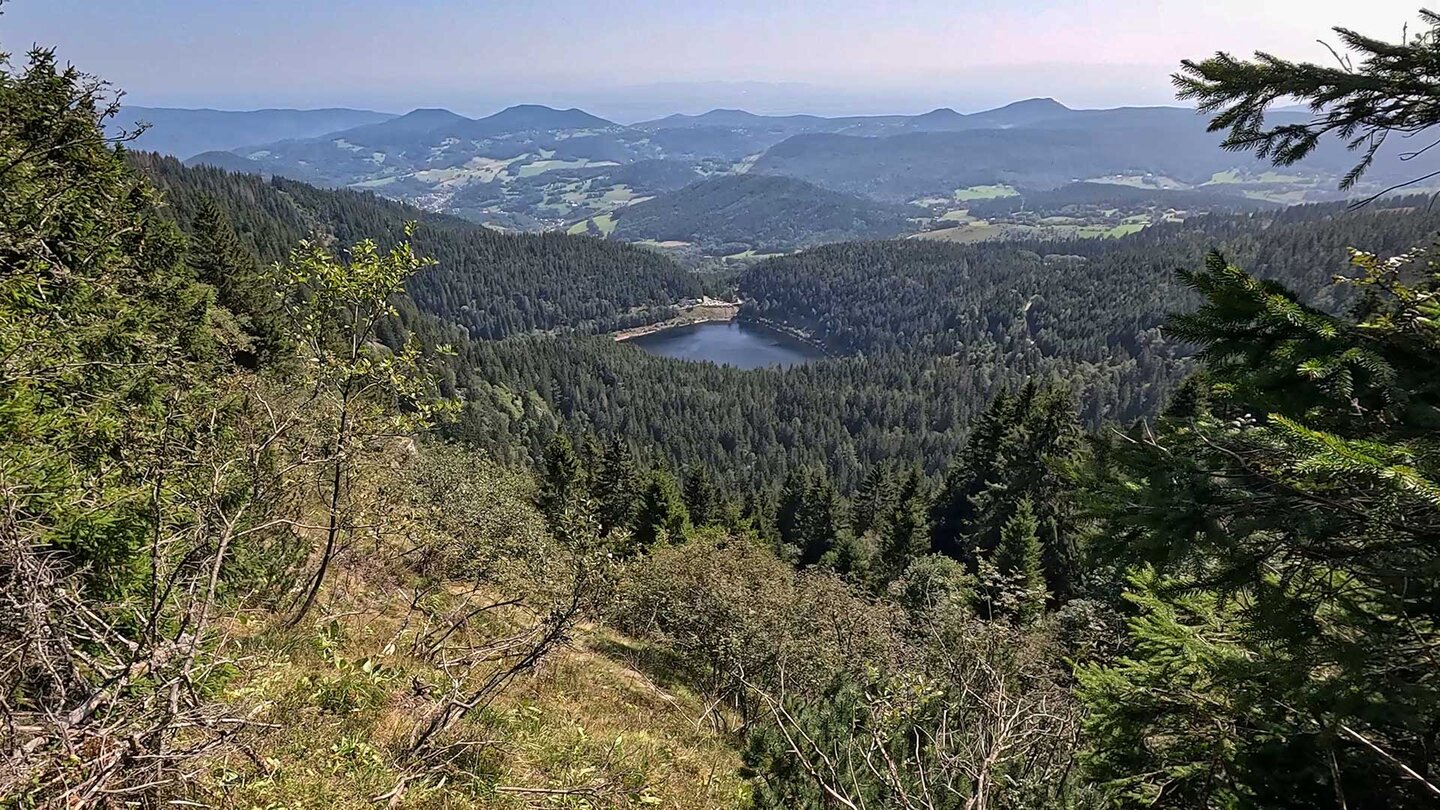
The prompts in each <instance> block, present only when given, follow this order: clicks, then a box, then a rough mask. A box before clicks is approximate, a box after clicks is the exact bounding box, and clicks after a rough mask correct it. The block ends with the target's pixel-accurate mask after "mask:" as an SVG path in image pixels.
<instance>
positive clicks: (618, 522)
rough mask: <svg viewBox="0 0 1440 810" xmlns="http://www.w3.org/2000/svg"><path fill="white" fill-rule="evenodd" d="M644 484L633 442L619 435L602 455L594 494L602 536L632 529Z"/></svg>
mask: <svg viewBox="0 0 1440 810" xmlns="http://www.w3.org/2000/svg"><path fill="white" fill-rule="evenodd" d="M644 486H645V481H644V478H643V477H642V476H641V475H640V471H639V468H638V467H637V466H636V463H635V454H634V453H633V452H631V450H630V444H629V443H628V442H626V441H625V439H623V438H621V437H619V436H616V437H614V438H612V439H611V440H610V441H609V442H608V443H607V444H606V445H605V451H604V453H603V455H602V456H601V458H600V470H599V472H598V473H597V474H596V476H595V484H594V490H595V491H594V493H593V495H594V499H595V506H596V517H597V519H598V521H599V532H600V535H601V536H602V537H603V536H608V535H609V534H611V533H612V532H615V531H620V530H625V531H628V530H629V529H630V527H631V526H632V525H633V524H634V522H635V515H636V513H637V512H638V511H639V509H640V498H641V495H642V494H643V489H644Z"/></svg>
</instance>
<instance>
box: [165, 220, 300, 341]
mask: <svg viewBox="0 0 1440 810" xmlns="http://www.w3.org/2000/svg"><path fill="white" fill-rule="evenodd" d="M193 230H194V236H193V237H192V238H191V240H190V249H189V256H188V259H189V263H190V266H191V267H192V268H193V269H194V271H195V276H196V278H197V279H198V280H200V281H202V282H204V283H206V284H209V285H210V286H211V287H214V288H215V292H216V303H218V304H219V305H220V306H221V307H223V308H224V309H225V310H226V311H227V312H229V313H230V314H232V315H233V316H234V318H235V323H236V328H237V331H238V332H239V335H238V336H237V337H238V338H239V339H237V340H235V341H233V343H234V344H235V345H234V354H235V358H236V361H237V362H239V363H240V364H241V365H244V366H247V367H250V368H254V367H256V366H257V365H258V364H260V363H262V362H266V361H273V360H275V359H276V358H277V355H278V354H279V353H280V352H282V351H283V349H284V337H283V335H284V326H283V324H282V322H281V315H280V306H279V298H278V295H277V290H278V286H277V284H276V280H275V278H274V277H273V276H272V275H271V274H269V273H266V272H263V271H262V270H261V269H260V265H259V262H257V261H256V260H255V257H254V256H253V255H252V254H251V253H250V251H249V250H248V249H247V248H246V247H245V246H244V245H243V244H242V243H241V242H240V239H239V238H238V237H237V236H236V235H235V230H234V228H232V227H231V225H230V220H229V218H228V217H226V216H225V213H224V212H223V211H221V210H220V207H219V206H218V205H216V204H215V201H214V200H213V199H211V198H210V197H205V198H203V199H202V200H201V201H200V209H199V212H198V213H197V214H196V215H195V221H194V228H193Z"/></svg>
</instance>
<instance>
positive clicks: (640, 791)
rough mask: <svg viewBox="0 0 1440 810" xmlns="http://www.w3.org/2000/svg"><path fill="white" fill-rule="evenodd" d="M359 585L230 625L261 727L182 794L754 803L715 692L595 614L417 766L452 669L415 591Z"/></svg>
mask: <svg viewBox="0 0 1440 810" xmlns="http://www.w3.org/2000/svg"><path fill="white" fill-rule="evenodd" d="M348 584H349V585H350V587H348V588H345V591H346V593H345V594H344V596H343V597H342V598H343V601H344V602H345V603H346V604H347V607H348V608H349V609H348V610H339V611H338V612H336V608H335V606H334V605H333V604H332V616H331V617H325V618H321V619H317V621H316V622H314V623H313V624H307V625H304V626H302V627H301V628H298V629H297V630H295V631H281V630H278V629H276V628H275V627H274V626H273V625H263V626H262V625H259V624H256V625H255V626H245V624H244V623H243V622H240V623H237V625H236V626H235V627H234V628H232V637H234V638H237V639H239V640H238V641H237V642H235V643H236V644H237V646H238V647H239V654H240V655H241V656H242V657H243V660H244V661H245V662H246V664H245V666H244V667H243V668H242V670H241V672H240V673H239V674H238V675H237V676H236V677H235V678H234V679H233V680H232V681H231V682H229V683H228V684H226V685H225V687H224V689H223V690H222V691H221V692H220V694H219V697H220V699H221V700H223V701H226V702H228V703H230V704H233V705H234V706H235V707H236V708H237V709H239V710H240V711H242V712H243V713H245V714H246V715H247V716H249V717H250V718H251V719H253V720H254V721H256V722H257V723H260V724H264V725H261V726H257V728H256V729H255V730H254V731H253V732H252V733H251V734H250V735H249V736H248V738H247V739H246V745H247V746H248V749H249V750H248V752H247V751H245V750H238V751H231V752H229V753H227V754H226V755H225V756H224V757H223V758H219V759H217V760H216V761H215V762H214V763H213V765H212V767H210V768H209V769H208V771H207V775H206V777H205V778H204V779H203V780H202V781H201V782H200V783H199V784H195V785H192V786H191V789H190V790H188V791H187V795H186V796H184V797H183V798H185V799H188V800H190V801H195V802H199V803H201V804H204V805H206V806H225V807H242V808H281V807H285V808H299V807H323V808H327V810H342V808H352V807H354V808H359V807H366V808H370V807H376V806H385V805H387V804H388V805H389V806H392V807H413V808H471V807H474V808H517V809H518V808H532V807H534V808H627V807H664V808H729V807H739V806H742V805H743V804H744V802H745V798H746V796H747V795H748V787H747V784H746V782H745V780H744V779H743V778H741V777H740V775H739V769H740V764H741V763H740V755H739V753H738V751H737V750H736V748H735V744H734V740H733V738H732V737H730V736H728V735H726V734H724V733H723V732H720V731H717V730H716V729H715V727H714V724H712V723H711V722H709V719H708V718H707V717H706V714H705V710H706V707H705V703H704V701H702V700H701V699H700V698H699V697H697V696H696V695H694V694H693V693H691V692H690V691H688V690H687V689H686V688H685V687H684V686H683V685H681V683H680V682H679V679H674V678H665V677H657V678H656V679H657V680H660V681H661V682H662V683H664V686H660V685H657V684H656V683H655V681H654V680H652V679H651V677H650V676H647V675H645V674H642V673H641V672H640V671H639V670H637V669H636V668H634V667H633V666H631V664H630V663H629V660H627V659H632V658H634V657H635V656H641V655H642V654H643V653H644V652H645V645H644V644H643V643H641V642H635V641H632V640H629V639H626V638H624V637H623V636H620V635H619V634H618V633H616V632H614V631H613V630H610V629H609V628H606V627H599V626H587V627H584V628H581V629H580V630H579V631H578V632H577V633H576V634H575V635H576V638H575V639H574V640H573V641H572V643H571V644H570V645H568V646H567V647H565V648H564V649H562V650H561V651H560V652H559V653H557V654H556V655H554V656H552V657H551V658H549V659H548V660H547V662H546V663H545V664H544V665H543V667H542V668H541V669H539V670H538V671H536V672H534V673H531V674H528V675H525V676H522V678H521V679H519V680H517V681H516V682H514V683H513V684H512V685H511V686H510V687H509V689H507V690H506V692H505V693H504V694H502V695H501V697H500V698H499V699H498V700H497V701H496V702H495V703H494V704H493V705H491V706H490V707H489V708H488V709H486V710H485V711H484V712H482V713H479V714H477V715H472V716H466V717H464V718H463V719H462V720H461V721H460V722H459V723H458V724H457V725H456V727H455V728H453V729H451V730H450V731H449V732H447V734H446V735H445V738H444V740H443V742H444V743H445V744H446V745H447V746H448V748H447V749H446V752H447V756H446V757H445V762H444V764H443V765H441V766H440V767H436V768H432V769H428V770H419V769H416V768H415V767H414V766H413V763H411V761H410V760H409V759H408V757H407V753H406V749H407V743H408V741H409V738H410V735H411V734H412V733H413V731H414V729H415V726H416V724H417V723H418V722H420V721H421V719H422V718H424V717H426V716H428V713H429V712H430V711H431V710H432V709H433V706H434V700H433V696H434V695H437V694H439V693H440V691H441V690H442V689H443V688H444V687H445V686H446V685H447V684H448V681H446V680H445V679H444V676H443V674H442V673H441V672H440V671H439V670H438V669H437V668H436V667H435V666H433V665H432V664H431V663H430V662H429V661H427V660H426V659H425V658H424V657H423V656H417V655H413V654H411V650H410V642H411V641H412V640H413V637H414V634H415V632H416V623H415V616H414V614H412V613H411V611H410V607H411V602H412V600H413V595H414V592H413V591H412V590H409V589H407V588H405V587H403V586H398V587H397V586H395V584H393V583H391V584H389V585H388V586H387V587H385V588H377V589H373V590H368V591H367V590H366V589H364V588H362V587H358V586H359V585H360V583H359V582H356V581H355V580H351V582H350V583H348ZM487 598H491V595H486V594H478V593H465V592H463V591H461V590H460V589H450V590H448V591H445V592H442V593H440V594H437V595H433V596H430V597H427V600H428V601H427V602H425V603H422V604H424V606H425V607H426V608H428V609H429V610H430V611H432V612H443V611H445V610H453V609H457V608H459V607H460V606H461V605H462V604H463V603H465V602H471V603H475V602H473V601H472V600H480V599H487ZM336 601H339V600H336ZM522 621H523V620H522V619H519V618H517V616H515V615H511V616H503V615H495V616H492V615H491V614H485V617H484V621H482V622H479V623H477V624H475V626H473V627H470V628H467V630H466V631H464V639H463V642H464V644H466V645H474V646H480V645H483V644H484V643H486V642H487V641H491V640H494V639H496V638H499V637H502V636H504V635H506V634H508V633H511V632H514V630H515V628H516V626H517V625H519V624H520V623H521V622H522ZM643 658H644V660H645V661H647V662H653V661H656V660H662V657H661V656H658V655H643ZM635 660H638V658H636V659H635ZM397 786H400V788H401V789H399V790H397V789H396V788H397Z"/></svg>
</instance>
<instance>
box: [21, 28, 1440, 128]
mask: <svg viewBox="0 0 1440 810" xmlns="http://www.w3.org/2000/svg"><path fill="white" fill-rule="evenodd" d="M1419 5H1420V0H1367V2H1363V3H1356V2H1354V1H1353V0H1280V1H1277V0H1151V1H1150V2H1144V1H1143V0H1089V1H1088V2H1087V1H1086V0H891V1H890V2H886V0H823V1H822V0H803V1H801V0H796V1H792V2H787V1H786V0H677V1H676V2H662V1H661V0H549V1H548V2H547V1H544V0H501V1H500V2H491V1H489V0H10V2H9V3H7V4H6V5H4V6H3V8H4V10H5V14H4V16H3V17H0V47H3V48H4V49H5V50H9V51H12V52H16V51H22V50H24V49H25V48H27V47H28V46H29V45H31V44H32V43H41V44H46V45H54V46H56V47H57V48H58V50H59V53H60V55H61V57H62V58H63V59H66V60H68V61H70V62H73V63H75V64H76V65H77V66H79V67H81V68H83V69H85V70H87V71H89V72H92V73H97V74H100V75H101V76H104V77H105V78H107V79H110V80H111V81H112V82H114V83H115V84H116V85H117V86H118V87H120V88H123V89H125V90H126V91H127V92H128V94H129V96H128V100H129V101H130V102H132V103H135V104H148V105H156V106H162V105H168V106H212V107H221V108H230V109H240V108H251V107H257V106H308V107H314V106H360V107H370V108H376V109H386V110H395V111H403V110H406V109H409V108H411V107H415V106H444V107H449V108H451V109H454V110H456V111H457V112H461V113H466V114H472V115H473V114H480V113H488V112H491V111H493V110H494V109H496V108H498V107H500V106H503V105H505V104H509V103H515V102H519V101H537V102H542V103H551V104H580V105H583V106H586V107H587V108H589V109H592V110H593V111H594V112H597V113H600V114H602V115H612V116H616V117H620V118H625V117H643V116H645V115H648V114H649V113H651V112H656V111H664V112H669V111H676V110H680V111H699V110H702V109H706V108H708V107H711V106H718V105H742V104H743V105H745V106H749V107H750V108H752V109H756V110H757V111H763V112H783V111H797V112H798V111H812V112H820V113H852V112H874V113H879V112H918V111H922V110H924V109H929V108H931V107H935V106H942V105H943V106H952V107H955V108H956V109H959V110H962V111H965V110H973V109H978V108H982V107H986V106H994V105H995V104H999V103H1004V102H1006V101H1010V100H1014V99H1017V98H1024V97H1031V96H1053V97H1055V98H1057V99H1059V100H1060V101H1062V102H1065V103H1067V104H1069V105H1071V106H1115V105H1120V104H1156V103H1166V102H1167V101H1168V100H1169V98H1170V90H1169V83H1168V80H1167V76H1168V74H1169V72H1171V71H1172V70H1173V69H1174V67H1175V65H1176V63H1177V62H1178V61H1179V60H1180V59H1181V58H1183V57H1198V56H1204V55H1207V54H1209V53H1210V52H1213V51H1215V50H1217V49H1224V50H1229V51H1235V52H1242V53H1249V52H1251V51H1253V50H1255V49H1257V48H1263V49H1266V50H1269V51H1272V52H1274V53H1278V54H1281V55H1285V56H1291V57H1301V58H1308V59H1313V60H1322V59H1328V58H1329V57H1328V55H1327V53H1326V51H1325V50H1324V49H1323V48H1322V47H1321V46H1320V45H1319V44H1318V43H1317V42H1316V40H1317V39H1318V38H1321V37H1329V28H1330V26H1333V25H1345V26H1348V27H1352V28H1357V29H1359V30H1361V31H1364V32H1365V33H1369V34H1374V35H1377V36H1382V37H1386V38H1395V37H1398V36H1399V34H1400V32H1401V30H1402V26H1403V25H1404V24H1405V23H1406V22H1413V21H1414V19H1415V13H1414V12H1415V9H1416V8H1418V7H1419ZM1331 39H1333V37H1331Z"/></svg>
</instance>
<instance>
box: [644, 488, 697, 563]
mask: <svg viewBox="0 0 1440 810" xmlns="http://www.w3.org/2000/svg"><path fill="white" fill-rule="evenodd" d="M689 531H690V514H689V513H688V512H687V511H686V510H685V500H684V498H682V497H681V495H680V486H679V485H678V484H676V483H675V477H674V476H672V475H671V474H670V473H668V472H665V471H664V470H656V471H654V472H653V473H651V474H650V483H649V485H648V486H647V487H646V488H645V496H644V498H643V499H642V500H641V503H640V513H639V515H638V516H637V517H636V519H635V534H634V543H635V547H634V551H635V552H636V553H644V552H646V551H649V550H650V549H652V548H654V547H655V546H657V545H661V544H667V543H668V544H674V543H681V542H684V540H685V536H686V535H687V534H688V533H689Z"/></svg>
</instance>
